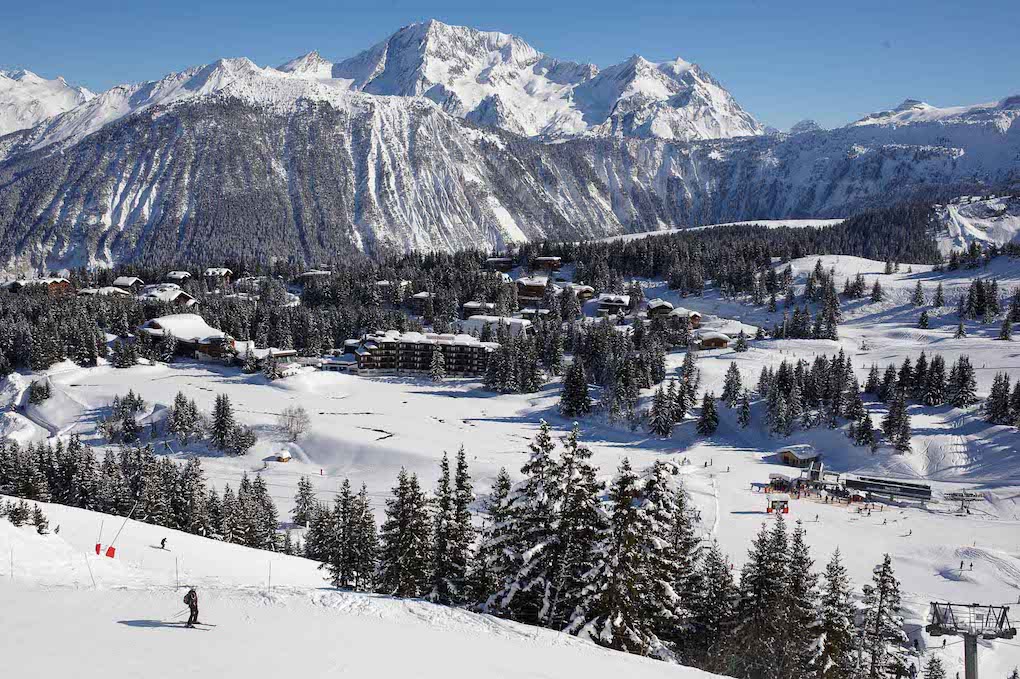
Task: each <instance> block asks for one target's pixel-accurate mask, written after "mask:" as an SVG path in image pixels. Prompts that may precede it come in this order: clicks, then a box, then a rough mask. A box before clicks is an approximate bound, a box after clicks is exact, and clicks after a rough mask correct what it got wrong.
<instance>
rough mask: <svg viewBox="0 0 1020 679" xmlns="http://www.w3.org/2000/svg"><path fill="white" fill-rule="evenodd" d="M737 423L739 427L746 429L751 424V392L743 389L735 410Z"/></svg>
mask: <svg viewBox="0 0 1020 679" xmlns="http://www.w3.org/2000/svg"><path fill="white" fill-rule="evenodd" d="M737 424H739V425H740V428H741V429H747V427H748V426H749V425H750V424H751V394H750V393H749V392H748V391H747V389H744V391H743V392H742V393H741V394H740V404H739V408H738V410H737Z"/></svg>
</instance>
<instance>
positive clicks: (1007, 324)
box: [999, 314, 1013, 342]
mask: <svg viewBox="0 0 1020 679" xmlns="http://www.w3.org/2000/svg"><path fill="white" fill-rule="evenodd" d="M999 339H1000V340H1003V341H1005V342H1012V341H1013V319H1012V318H1010V316H1009V314H1006V317H1005V318H1003V319H1002V326H1001V327H1000V328H999Z"/></svg>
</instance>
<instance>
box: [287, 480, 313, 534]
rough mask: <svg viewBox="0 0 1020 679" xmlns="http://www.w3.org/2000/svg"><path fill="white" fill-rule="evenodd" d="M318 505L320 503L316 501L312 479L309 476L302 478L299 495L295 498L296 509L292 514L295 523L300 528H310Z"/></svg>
mask: <svg viewBox="0 0 1020 679" xmlns="http://www.w3.org/2000/svg"><path fill="white" fill-rule="evenodd" d="M318 504H319V503H318V501H317V500H316V499H315V489H314V488H312V481H311V479H309V478H308V477H307V476H302V477H301V478H300V479H298V483H297V493H296V494H295V496H294V509H293V511H292V512H291V516H292V517H293V519H294V523H296V524H297V525H299V526H308V523H309V521H311V519H312V516H314V514H315V508H316V507H317V506H318Z"/></svg>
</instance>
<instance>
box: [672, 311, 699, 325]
mask: <svg viewBox="0 0 1020 679" xmlns="http://www.w3.org/2000/svg"><path fill="white" fill-rule="evenodd" d="M669 318H670V320H672V321H673V323H674V325H676V327H678V328H679V327H680V323H681V322H682V321H683V319H685V318H686V319H687V321H688V322H689V323H690V327H691V328H693V329H697V328H700V327H701V314H700V313H698V312H697V311H693V310H691V309H685V308H683V307H682V306H678V307H676V308H674V309H673V310H671V311H670V312H669Z"/></svg>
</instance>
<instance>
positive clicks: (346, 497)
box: [309, 479, 354, 589]
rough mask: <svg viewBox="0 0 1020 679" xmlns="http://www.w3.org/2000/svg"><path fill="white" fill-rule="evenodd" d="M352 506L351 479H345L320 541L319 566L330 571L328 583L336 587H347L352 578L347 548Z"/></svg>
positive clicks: (349, 555) (348, 547)
mask: <svg viewBox="0 0 1020 679" xmlns="http://www.w3.org/2000/svg"><path fill="white" fill-rule="evenodd" d="M353 507H354V494H353V493H352V492H351V482H350V480H348V479H344V480H343V483H341V484H340V491H339V492H338V493H337V494H336V498H335V500H334V502H333V509H332V511H331V512H330V513H331V517H330V519H329V520H328V522H326V523H325V526H324V527H325V528H326V534H325V535H324V536H323V539H322V542H321V543H320V549H321V551H322V553H323V559H322V560H323V563H322V564H320V566H319V568H323V569H325V570H326V571H327V572H328V573H329V582H330V584H331V585H333V586H334V587H336V588H338V589H349V588H350V587H351V584H352V583H351V581H352V580H353V577H352V576H353V567H352V563H351V551H350V547H351V515H352V513H353V512H352V510H353ZM310 537H311V536H309V538H310Z"/></svg>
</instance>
